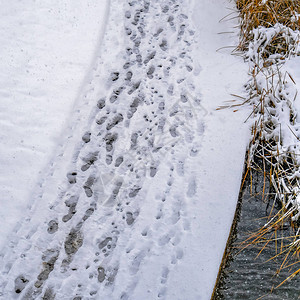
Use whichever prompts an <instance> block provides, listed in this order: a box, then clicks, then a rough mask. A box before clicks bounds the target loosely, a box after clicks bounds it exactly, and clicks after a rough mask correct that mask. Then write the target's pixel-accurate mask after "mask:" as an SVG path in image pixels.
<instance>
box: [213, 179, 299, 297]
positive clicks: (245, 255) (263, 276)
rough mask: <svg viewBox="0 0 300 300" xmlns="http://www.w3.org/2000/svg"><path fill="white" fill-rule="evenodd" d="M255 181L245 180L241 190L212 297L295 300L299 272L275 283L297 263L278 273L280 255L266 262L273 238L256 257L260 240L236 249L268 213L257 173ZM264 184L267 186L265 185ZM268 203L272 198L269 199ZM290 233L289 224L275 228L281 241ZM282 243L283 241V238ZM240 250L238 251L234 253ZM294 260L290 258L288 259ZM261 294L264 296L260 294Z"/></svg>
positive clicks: (297, 291)
mask: <svg viewBox="0 0 300 300" xmlns="http://www.w3.org/2000/svg"><path fill="white" fill-rule="evenodd" d="M255 176H256V178H255V182H253V184H252V193H251V188H250V183H248V184H247V186H246V187H245V189H244V191H243V192H242V194H241V197H240V200H241V207H240V212H239V214H238V215H239V216H238V222H237V226H236V230H235V231H233V234H232V243H231V249H230V251H229V259H228V260H227V262H226V264H225V268H224V269H223V272H222V273H221V276H220V280H219V283H218V287H217V289H216V292H215V295H214V296H213V299H214V300H218V299H233V300H238V299H241V300H245V299H250V300H251V299H259V298H260V297H262V298H260V299H268V300H269V299H272V300H277V299H278V300H294V299H295V300H296V299H300V296H299V295H300V276H299V275H296V276H295V277H294V278H293V279H292V280H290V281H288V282H286V283H284V284H283V285H281V286H280V287H279V288H277V289H273V291H272V292H271V290H272V287H276V286H278V285H279V284H280V283H281V282H282V281H284V280H285V279H286V278H287V277H288V276H289V275H291V273H293V272H294V271H296V270H298V269H299V268H300V263H298V264H296V265H294V266H293V267H291V268H286V269H284V270H282V271H281V272H280V273H279V275H276V271H277V270H278V269H279V268H280V265H281V264H282V261H283V259H284V257H283V256H280V257H278V258H275V259H273V260H271V261H269V262H267V261H268V260H269V259H270V258H272V257H273V256H275V255H276V244H275V241H272V242H269V243H268V245H267V247H266V248H265V249H264V250H263V251H262V253H261V254H260V255H259V256H258V257H257V255H258V254H259V252H260V250H261V248H262V247H263V245H264V244H261V245H260V246H259V247H258V246H250V247H248V248H246V249H245V250H243V251H241V252H240V251H239V248H240V243H241V242H243V241H244V240H245V237H246V236H247V234H249V232H255V231H257V230H258V229H259V228H260V227H262V226H263V225H264V224H265V222H266V216H267V215H268V214H269V213H270V208H271V207H270V206H271V205H269V206H268V205H267V200H264V201H262V189H263V178H262V176H260V175H259V174H256V175H255ZM267 188H268V186H267ZM270 204H272V202H270ZM291 234H292V230H291V229H290V227H289V226H284V227H283V230H277V237H278V238H280V241H282V240H283V239H282V237H287V236H290V235H291ZM280 241H278V242H277V249H278V250H277V253H278V252H279V251H280V247H281V242H280ZM284 243H285V244H286V243H287V242H284ZM238 252H240V253H238ZM295 261H296V260H293V261H290V263H292V262H295ZM263 296H264V297H263Z"/></svg>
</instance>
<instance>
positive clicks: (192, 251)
mask: <svg viewBox="0 0 300 300" xmlns="http://www.w3.org/2000/svg"><path fill="white" fill-rule="evenodd" d="M98 2H100V3H98ZM43 3H44V4H39V5H40V6H38V7H37V5H38V4H36V2H34V1H32V2H29V3H27V4H26V6H25V4H24V5H23V4H22V3H19V2H18V3H15V2H13V3H12V4H11V3H9V4H5V5H4V6H5V10H4V12H3V11H2V12H1V17H2V18H1V20H0V22H1V27H0V28H1V30H2V31H3V33H4V32H6V30H7V29H5V26H8V25H7V24H9V28H10V33H9V31H7V32H8V33H7V34H6V35H4V34H3V35H1V42H2V45H4V46H3V47H2V49H1V50H0V51H1V56H5V57H7V61H5V62H1V64H2V65H1V67H2V68H3V70H4V72H3V74H4V75H3V74H2V75H1V76H2V77H1V95H2V96H1V101H0V105H1V112H0V113H1V119H0V122H1V123H0V124H1V127H0V134H1V135H0V137H1V146H0V147H1V148H0V153H1V156H2V157H1V161H0V162H1V166H2V168H1V178H0V180H1V183H0V184H1V187H2V188H3V197H2V198H1V209H0V214H1V217H2V218H3V219H4V220H5V221H6V222H7V223H8V225H7V226H5V227H4V228H3V229H1V230H2V232H1V235H2V237H3V238H2V239H1V243H2V245H3V246H4V242H6V245H5V246H4V247H3V249H2V250H1V252H0V257H1V264H0V270H1V274H0V297H1V296H2V298H3V299H42V298H43V299H53V298H55V299H73V300H75V299H76V300H79V299H172V300H173V299H191V300H192V299H197V300H198V299H204V300H206V299H210V296H211V293H212V290H213V286H214V283H215V280H216V276H217V272H218V268H219V265H220V262H221V258H222V255H223V251H224V247H225V244H226V240H227V237H228V233H229V229H230V226H231V222H232V218H233V215H234V211H235V206H236V201H237V197H238V192H239V186H240V181H241V176H242V169H243V161H244V153H245V149H246V144H247V141H248V139H249V130H248V128H247V126H245V124H243V122H244V120H245V119H246V117H247V114H248V113H249V112H247V111H245V110H243V111H238V112H233V111H232V110H220V111H216V108H217V107H218V106H221V105H222V104H224V101H226V100H231V99H232V98H233V97H232V96H230V93H234V94H239V95H241V90H242V87H243V84H244V82H246V80H247V70H246V68H245V66H244V63H243V61H242V60H241V59H239V58H237V57H234V56H232V55H231V53H230V51H231V50H232V48H224V47H226V46H232V45H236V44H237V42H238V32H237V30H238V29H234V26H236V25H237V24H235V23H234V22H233V21H228V20H227V21H222V22H219V21H220V20H221V19H222V18H223V17H224V16H225V15H227V14H229V13H230V12H231V11H232V10H233V9H234V7H233V3H232V2H231V3H228V2H227V1H225V0H223V1H221V0H216V1H212V0H202V1H189V0H167V1H156V0H153V1H148V0H143V1H120V0H111V1H109V2H105V1H102V2H101V1H88V2H83V1H82V2H76V4H75V2H74V3H73V2H72V4H71V3H70V2H69V1H57V2H56V1H51V5H50V2H47V1H46V2H43ZM48 14H49V15H48ZM60 14H61V15H60ZM227 19H230V18H227ZM20 22H21V23H22V22H24V24H25V25H26V26H27V27H28V28H27V27H26V26H25V25H24V26H25V28H24V27H23V26H19V25H20ZM74 27H75V28H74ZM104 31H105V35H104V37H103V39H101V37H102V33H103V32H104ZM29 32H30V33H29ZM32 32H34V33H35V34H32ZM21 49H23V50H24V49H25V52H23V51H21ZM217 49H219V50H218V51H216V50H217ZM20 52H22V53H21V54H20ZM94 53H96V55H95V56H93V55H94ZM11 55H12V57H13V58H14V59H15V60H14V63H12V64H10V57H11ZM28 61H29V63H28ZM26 70H27V71H28V72H29V73H28V72H27V71H26ZM43 79H44V80H43ZM16 103H17V104H16ZM73 105H74V107H73V110H72V109H71V108H72V106H73ZM21 215H22V216H23V217H21ZM16 218H18V220H17V221H16ZM13 225H15V227H14V228H13V229H12V227H13ZM6 235H8V236H9V237H8V238H7V239H5V236H6Z"/></svg>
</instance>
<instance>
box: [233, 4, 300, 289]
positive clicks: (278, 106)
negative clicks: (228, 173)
mask: <svg viewBox="0 0 300 300" xmlns="http://www.w3.org/2000/svg"><path fill="white" fill-rule="evenodd" d="M236 5H237V8H238V9H239V12H240V18H241V33H240V44H239V46H238V47H237V50H239V51H243V53H244V57H245V58H246V59H247V60H248V61H249V65H250V67H251V68H250V75H251V79H250V80H249V82H248V83H247V85H246V90H247V91H248V93H249V97H248V98H244V99H243V100H244V102H243V104H245V103H249V104H250V105H251V106H252V107H253V111H252V113H251V115H250V116H249V118H250V117H253V118H254V120H255V122H254V125H253V127H252V140H251V142H250V144H249V151H248V161H247V173H246V176H247V174H251V173H252V170H255V169H256V170H257V169H260V171H261V172H262V173H263V178H264V188H263V194H264V193H266V194H267V191H266V189H265V186H266V185H267V184H266V183H267V182H268V185H269V187H270V188H271V189H272V191H273V192H272V194H273V195H274V199H273V200H274V203H275V202H276V203H279V206H280V209H279V211H277V212H276V211H275V210H273V209H272V211H271V214H270V216H269V219H268V221H267V222H266V224H265V225H264V226H263V227H262V228H260V229H259V230H258V231H257V232H255V233H253V234H252V235H250V237H249V238H248V239H247V240H245V241H244V243H243V244H242V248H246V247H248V246H250V245H256V246H257V245H260V246H261V251H263V250H264V249H265V247H266V246H267V245H268V244H269V243H270V241H274V242H275V245H276V249H275V256H274V258H275V257H276V258H277V257H281V258H282V264H281V267H280V268H279V270H278V272H280V271H281V270H282V269H284V268H288V267H290V266H291V265H294V264H299V263H300V176H298V174H299V173H300V145H299V141H300V136H298V134H297V130H298V126H299V124H296V121H295V119H296V115H297V113H298V112H297V110H296V109H295V107H294V106H293V103H294V102H295V100H296V97H297V91H296V89H295V87H293V85H295V82H294V80H293V77H292V75H291V74H289V73H283V72H282V71H281V67H282V66H283V64H284V62H285V60H286V58H288V57H291V56H294V55H300V50H299V43H300V42H299V39H300V34H299V31H300V0H236ZM291 91H295V93H294V92H292V93H291ZM283 111H284V112H285V117H283V114H282V112H283ZM284 126H287V127H288V128H289V130H290V132H289V131H285V134H286V132H289V134H290V137H291V138H290V139H289V142H288V143H291V144H288V143H287V144H285V142H284V141H285V136H284V135H282V128H284ZM292 140H293V142H292ZM257 162H259V163H257ZM246 176H245V178H246ZM250 177H251V175H250ZM250 180H251V178H250ZM264 197H265V195H263V198H264ZM287 224H289V225H288V226H289V227H290V229H291V235H290V236H288V237H287V238H286V239H285V243H284V244H283V243H282V241H283V238H282V237H281V238H278V236H277V233H278V232H279V231H280V230H283V228H284V227H285V226H286V225H287ZM279 243H280V245H281V246H280V249H279V248H277V245H279ZM261 251H260V253H261ZM299 273H300V268H298V265H297V268H296V269H295V270H293V271H291V275H290V276H289V277H288V278H287V279H286V280H284V282H282V283H281V284H283V283H285V282H286V281H287V280H289V279H291V278H293V277H294V276H295V275H296V274H299ZM281 284H280V285H281ZM280 285H279V286H280ZM279 286H278V287H279ZM275 288H276V287H275Z"/></svg>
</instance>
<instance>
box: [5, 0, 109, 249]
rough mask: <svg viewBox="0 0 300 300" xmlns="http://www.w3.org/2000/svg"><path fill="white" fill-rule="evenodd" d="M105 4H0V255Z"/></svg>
mask: <svg viewBox="0 0 300 300" xmlns="http://www.w3.org/2000/svg"><path fill="white" fill-rule="evenodd" d="M106 6H107V1H105V0H102V1H96V0H88V1H76V3H75V2H74V1H59V0H54V1H53V0H51V1H50V0H46V1H38V2H37V1H34V0H30V1H25V2H24V1H23V2H22V1H6V2H5V3H2V5H1V11H0V44H1V48H0V57H1V58H2V59H1V61H0V69H1V74H0V153H1V156H0V166H1V167H0V189H1V198H0V207H1V209H0V218H1V220H2V222H3V223H2V224H5V226H3V225H2V226H1V228H0V248H1V246H2V243H3V242H4V240H5V237H6V235H7V234H8V232H9V231H10V230H11V229H12V227H13V226H14V224H15V223H16V220H19V219H20V217H21V216H22V211H23V210H24V209H25V207H26V205H27V204H28V202H29V199H30V198H31V195H32V192H33V189H34V188H35V187H36V184H37V183H38V182H39V181H40V177H41V176H43V171H44V170H45V169H47V165H48V164H49V160H50V159H51V157H52V155H53V152H54V151H55V148H56V146H57V144H58V142H59V137H60V135H61V133H62V130H63V128H64V127H65V126H66V120H67V119H68V117H69V114H70V113H71V111H72V107H73V103H74V101H75V100H76V98H77V95H78V91H79V90H80V87H81V84H82V83H83V81H84V78H85V75H86V73H87V71H88V70H89V66H90V64H91V59H92V58H93V56H94V51H95V48H96V46H98V44H99V42H100V40H99V39H100V37H101V33H102V32H101V28H102V26H104V25H105V18H106V16H105V10H106Z"/></svg>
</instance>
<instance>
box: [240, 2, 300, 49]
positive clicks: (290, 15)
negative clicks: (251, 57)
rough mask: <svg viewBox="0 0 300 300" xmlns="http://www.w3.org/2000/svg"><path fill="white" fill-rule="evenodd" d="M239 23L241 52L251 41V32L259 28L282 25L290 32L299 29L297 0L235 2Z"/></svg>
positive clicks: (299, 7)
mask: <svg viewBox="0 0 300 300" xmlns="http://www.w3.org/2000/svg"><path fill="white" fill-rule="evenodd" d="M237 8H238V9H239V11H240V16H241V19H242V23H241V44H240V48H241V50H245V48H246V47H247V45H248V41H249V38H250V39H251V31H252V30H253V29H255V28H258V27H259V26H263V27H266V28H269V27H272V26H274V25H275V24H278V23H279V24H282V25H284V26H287V27H289V28H291V29H292V30H299V29H300V17H299V15H300V1H299V0H237Z"/></svg>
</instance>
